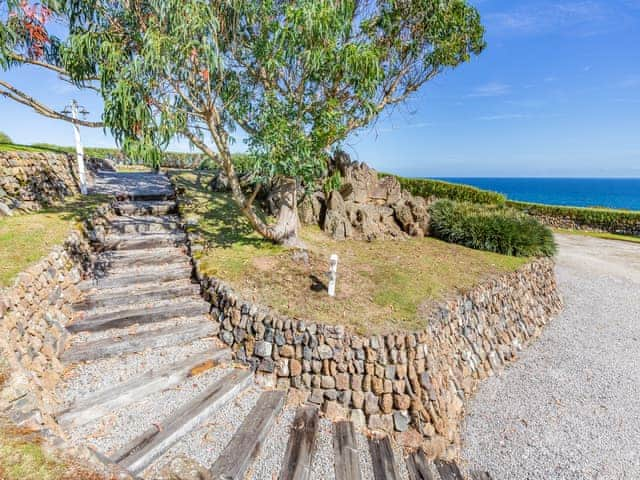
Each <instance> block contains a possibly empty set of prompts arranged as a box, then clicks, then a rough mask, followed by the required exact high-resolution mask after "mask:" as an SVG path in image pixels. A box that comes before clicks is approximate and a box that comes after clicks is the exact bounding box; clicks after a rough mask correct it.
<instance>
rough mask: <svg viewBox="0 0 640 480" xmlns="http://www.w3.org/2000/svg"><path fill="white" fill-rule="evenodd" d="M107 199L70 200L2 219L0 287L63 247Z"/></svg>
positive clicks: (0, 219) (86, 198) (77, 198)
mask: <svg viewBox="0 0 640 480" xmlns="http://www.w3.org/2000/svg"><path fill="white" fill-rule="evenodd" d="M105 200H106V199H105V198H104V197H102V196H99V195H92V196H77V197H69V198H67V199H66V201H65V202H64V203H63V204H60V205H54V206H51V207H48V208H46V209H43V210H40V211H38V212H35V213H28V214H24V215H18V214H16V215H14V216H12V217H3V218H0V288H2V287H7V286H10V285H11V284H12V283H13V280H14V278H15V276H16V275H17V274H18V273H20V272H21V271H23V270H24V269H25V268H27V267H28V266H29V265H31V264H32V263H34V262H36V261H38V260H39V259H40V258H42V257H43V256H44V255H46V254H47V253H48V252H49V251H50V250H51V248H52V247H53V246H54V245H58V244H61V243H62V242H63V241H64V240H65V239H66V238H67V235H68V234H69V231H70V229H71V227H72V226H73V225H74V223H75V222H79V221H81V220H83V219H84V218H86V216H87V215H88V214H89V213H91V212H92V211H93V209H94V208H95V207H96V206H97V205H99V204H101V203H103V202H104V201H105Z"/></svg>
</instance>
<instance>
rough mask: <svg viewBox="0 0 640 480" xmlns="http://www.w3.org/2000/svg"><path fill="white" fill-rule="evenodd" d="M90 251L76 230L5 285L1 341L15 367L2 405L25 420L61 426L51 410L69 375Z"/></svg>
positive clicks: (20, 420)
mask: <svg viewBox="0 0 640 480" xmlns="http://www.w3.org/2000/svg"><path fill="white" fill-rule="evenodd" d="M89 251H90V250H89V246H88V244H87V242H86V241H85V239H84V236H83V235H82V234H81V233H80V232H78V231H73V232H72V233H71V234H70V235H69V237H68V239H67V241H66V242H65V245H64V246H56V247H54V248H53V250H52V251H51V252H50V253H49V254H48V255H47V256H46V257H45V258H43V259H42V260H40V261H39V262H38V263H36V264H35V265H32V266H31V267H29V268H28V269H26V270H25V271H24V272H22V273H20V274H19V275H18V277H17V278H16V280H15V282H14V284H13V286H12V287H9V288H6V289H4V290H0V337H1V340H0V344H1V345H0V346H1V347H2V349H3V350H4V352H5V358H6V361H8V363H9V371H10V372H11V378H10V379H9V381H8V383H7V384H6V385H4V388H3V389H2V392H1V393H0V409H2V410H5V411H7V412H9V414H10V416H11V417H12V419H13V420H14V421H15V422H17V423H19V424H21V425H28V426H30V427H33V428H35V429H41V428H48V429H50V430H52V431H56V429H57V424H56V423H55V421H54V420H53V418H52V416H51V414H52V412H54V411H55V409H56V406H57V402H56V398H55V388H56V385H57V383H58V381H59V380H60V377H61V375H62V374H63V366H62V364H61V362H60V360H59V357H60V355H61V353H62V351H63V349H64V346H65V341H66V340H67V338H68V333H67V330H66V329H65V327H64V326H65V325H66V324H67V322H68V320H69V319H70V316H71V305H72V303H73V302H74V301H75V300H76V299H77V298H78V296H79V295H80V292H79V290H78V289H77V287H76V285H77V283H78V282H79V281H80V280H81V277H82V267H81V264H82V263H81V259H82V258H84V257H85V256H86V255H89Z"/></svg>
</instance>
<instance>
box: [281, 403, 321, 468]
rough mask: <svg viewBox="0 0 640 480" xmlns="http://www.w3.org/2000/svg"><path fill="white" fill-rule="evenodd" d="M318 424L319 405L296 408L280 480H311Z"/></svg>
mask: <svg viewBox="0 0 640 480" xmlns="http://www.w3.org/2000/svg"><path fill="white" fill-rule="evenodd" d="M318 425H319V419H318V407H314V406H310V405H306V406H302V407H299V408H298V410H296V416H295V418H294V419H293V424H292V425H291V433H290V434H289V440H288V442H287V449H286V451H285V454H284V459H283V461H282V468H281V470H280V476H279V477H278V480H311V466H312V465H313V456H314V454H315V451H316V436H317V433H318Z"/></svg>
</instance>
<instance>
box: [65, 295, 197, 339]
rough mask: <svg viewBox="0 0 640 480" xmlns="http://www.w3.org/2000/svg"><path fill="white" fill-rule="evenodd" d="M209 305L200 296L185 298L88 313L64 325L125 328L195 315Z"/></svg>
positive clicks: (74, 330)
mask: <svg viewBox="0 0 640 480" xmlns="http://www.w3.org/2000/svg"><path fill="white" fill-rule="evenodd" d="M209 308H210V305H209V304H208V303H207V302H205V301H204V300H202V299H201V298H189V297H187V298H185V299H184V301H179V302H176V303H172V304H168V305H158V306H154V307H149V308H145V309H143V310H140V308H135V309H131V310H118V311H116V312H107V313H99V314H95V315H88V316H86V317H85V318H83V319H81V320H78V321H74V322H73V323H71V324H69V325H67V326H66V328H67V330H68V331H69V332H71V333H77V332H98V331H102V330H109V329H112V328H125V327H129V326H131V325H135V324H140V325H143V324H147V323H155V322H160V321H163V320H169V319H172V318H179V317H185V318H190V317H196V316H198V315H204V314H207V313H209Z"/></svg>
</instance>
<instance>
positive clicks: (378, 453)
mask: <svg viewBox="0 0 640 480" xmlns="http://www.w3.org/2000/svg"><path fill="white" fill-rule="evenodd" d="M368 441H369V453H370V454H371V465H372V467H373V476H374V478H375V480H400V475H399V474H398V469H397V467H396V462H395V460H394V458H393V450H392V449H391V441H390V440H389V437H388V436H384V437H375V436H374V437H368Z"/></svg>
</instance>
